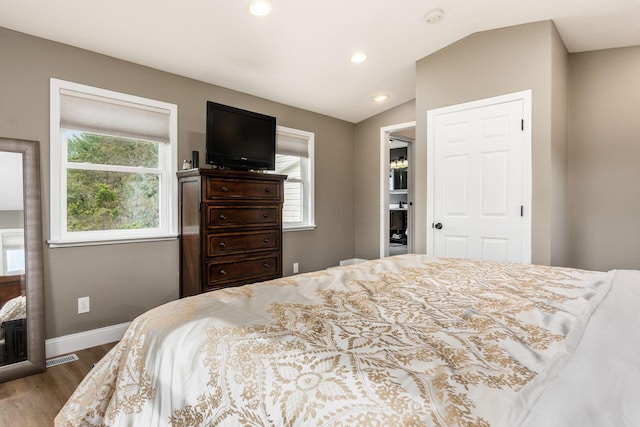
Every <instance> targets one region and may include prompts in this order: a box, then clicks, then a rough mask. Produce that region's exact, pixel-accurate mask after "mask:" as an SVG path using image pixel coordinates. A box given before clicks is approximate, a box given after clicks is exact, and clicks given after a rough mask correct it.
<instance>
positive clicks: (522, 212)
mask: <svg viewBox="0 0 640 427" xmlns="http://www.w3.org/2000/svg"><path fill="white" fill-rule="evenodd" d="M520 216H524V206H523V205H520Z"/></svg>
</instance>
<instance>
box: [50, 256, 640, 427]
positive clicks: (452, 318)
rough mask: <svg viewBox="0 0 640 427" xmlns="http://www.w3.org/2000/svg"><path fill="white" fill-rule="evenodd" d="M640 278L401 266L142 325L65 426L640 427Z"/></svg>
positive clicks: (82, 389)
mask: <svg viewBox="0 0 640 427" xmlns="http://www.w3.org/2000/svg"><path fill="white" fill-rule="evenodd" d="M635 307H640V272H637V271H611V272H592V271H584V270H575V269H566V268H554V267H544V266H536V265H521V264H504V263H497V262H491V261H471V260H461V259H447V258H435V257H430V256H427V255H417V254H410V255H400V256H395V257H390V258H385V259H382V260H375V261H368V262H365V263H362V264H357V265H353V266H347V267H340V268H332V269H328V270H324V271H319V272H314V273H307V274H301V275H296V276H290V277H285V278H282V279H276V280H272V281H268V282H263V283H258V284H254V285H247V286H242V287H238V288H229V289H224V290H219V291H215V292H210V293H206V294H202V295H198V296H195V297H190V298H185V299H181V300H179V301H174V302H171V303H168V304H165V305H163V306H161V307H158V308H155V309H153V310H150V311H149V312H147V313H145V314H143V315H141V316H139V317H138V318H136V319H135V320H134V321H133V322H132V324H131V325H130V327H129V328H128V330H127V332H126V333H125V335H124V337H123V339H122V340H121V341H120V342H119V343H118V344H117V345H116V346H115V347H114V348H113V349H112V350H111V351H110V352H109V353H108V354H107V355H106V356H105V357H104V358H103V359H102V360H101V361H100V362H99V363H98V364H97V365H96V366H95V367H94V368H93V369H92V370H91V372H90V373H89V374H88V375H87V376H86V378H85V379H84V380H83V382H82V383H81V384H80V385H79V386H78V388H77V389H76V391H75V392H74V394H73V395H72V396H71V398H70V399H69V400H68V402H67V403H66V405H65V406H64V407H63V408H62V410H61V411H60V413H59V414H58V415H57V417H56V419H55V424H56V426H77V425H83V426H93V425H95V426H102V425H108V426H125V425H126V426H142V425H174V426H186V425H189V426H209V425H224V426H238V425H250V426H267V425H274V426H294V425H300V426H314V425H327V426H328V425H331V426H355V425H367V426H368V425H372V426H374V425H375V426H395V425H402V426H411V425H420V426H423V425H425V426H471V425H473V426H517V425H523V426H549V425H554V426H564V425H566V426H570V425H580V426H605V425H611V426H614V425H615V426H621V425H640V409H639V408H638V406H639V405H637V404H636V402H639V401H640V392H638V391H637V387H636V384H638V383H639V382H638V381H640V374H639V371H640V362H639V361H638V353H639V352H638V350H639V349H640V339H638V338H637V336H638V335H640V334H637V330H638V326H640V320H638V319H637V317H638V316H636V315H635V314H634V313H635V312H637V309H636V308H635Z"/></svg>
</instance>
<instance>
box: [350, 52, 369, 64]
mask: <svg viewBox="0 0 640 427" xmlns="http://www.w3.org/2000/svg"><path fill="white" fill-rule="evenodd" d="M366 60H367V54H366V53H364V52H356V53H354V54H353V55H351V62H353V63H355V64H358V63H360V62H364V61H366Z"/></svg>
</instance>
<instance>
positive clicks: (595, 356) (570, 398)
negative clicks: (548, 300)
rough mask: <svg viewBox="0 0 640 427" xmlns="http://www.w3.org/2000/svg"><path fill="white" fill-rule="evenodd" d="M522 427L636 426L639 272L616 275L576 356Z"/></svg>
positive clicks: (639, 421)
mask: <svg viewBox="0 0 640 427" xmlns="http://www.w3.org/2000/svg"><path fill="white" fill-rule="evenodd" d="M522 426H523V427H543V426H558V427H564V426H566V427H570V426H580V427H625V426H628V427H634V426H640V271H629V270H618V271H615V276H614V282H613V286H612V288H611V290H610V292H609V294H608V295H607V297H606V298H605V299H604V301H603V302H602V303H601V304H600V306H599V307H598V309H597V310H596V312H595V313H594V315H593V316H592V317H591V320H590V321H589V324H588V327H587V329H586V331H585V333H584V335H583V337H582V340H581V342H580V344H579V345H578V347H577V348H576V351H575V353H574V354H573V356H572V357H571V359H570V360H569V362H568V363H567V364H566V366H565V367H564V369H563V370H562V371H561V372H560V374H559V375H558V376H557V378H556V379H555V380H554V381H553V382H552V383H551V384H550V385H549V386H548V387H547V388H546V389H545V391H544V393H543V394H542V396H541V397H540V399H538V401H537V402H536V404H535V405H534V406H533V409H532V410H531V412H530V413H529V416H528V417H527V418H526V420H525V421H524V423H523V424H522Z"/></svg>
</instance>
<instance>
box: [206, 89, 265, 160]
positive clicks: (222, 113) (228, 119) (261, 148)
mask: <svg viewBox="0 0 640 427" xmlns="http://www.w3.org/2000/svg"><path fill="white" fill-rule="evenodd" d="M206 141H207V142H206V144H207V147H206V148H207V156H206V162H207V163H208V164H212V165H216V166H222V167H228V168H230V169H242V170H253V169H263V170H273V169H274V168H275V158H276V118H275V117H271V116H267V115H264V114H259V113H254V112H252V111H247V110H242V109H240V108H235V107H230V106H228V105H222V104H218V103H215V102H211V101H207V128H206Z"/></svg>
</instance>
